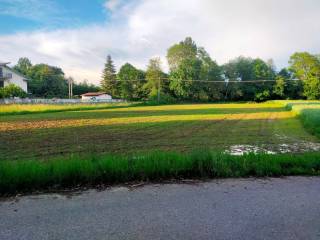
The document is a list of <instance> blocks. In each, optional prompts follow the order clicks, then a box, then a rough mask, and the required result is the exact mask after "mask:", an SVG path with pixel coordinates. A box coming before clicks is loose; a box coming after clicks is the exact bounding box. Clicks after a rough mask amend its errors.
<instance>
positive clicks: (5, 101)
mask: <svg viewBox="0 0 320 240" xmlns="http://www.w3.org/2000/svg"><path fill="white" fill-rule="evenodd" d="M120 102H125V101H124V100H122V99H104V100H101V99H100V100H95V101H93V100H90V99H89V100H83V99H57V98H53V99H44V98H4V99H0V104H79V103H92V104H95V103H120Z"/></svg>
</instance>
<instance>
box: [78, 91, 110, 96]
mask: <svg viewBox="0 0 320 240" xmlns="http://www.w3.org/2000/svg"><path fill="white" fill-rule="evenodd" d="M103 94H106V93H105V92H88V93H85V94H82V95H81V96H85V97H96V96H100V95H103Z"/></svg>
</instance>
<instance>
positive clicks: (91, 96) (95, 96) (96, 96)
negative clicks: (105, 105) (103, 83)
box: [81, 92, 112, 101]
mask: <svg viewBox="0 0 320 240" xmlns="http://www.w3.org/2000/svg"><path fill="white" fill-rule="evenodd" d="M81 99H82V100H91V101H106V100H112V96H111V95H109V94H106V93H105V92H89V93H85V94H82V95H81Z"/></svg>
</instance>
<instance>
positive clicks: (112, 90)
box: [100, 55, 119, 97]
mask: <svg viewBox="0 0 320 240" xmlns="http://www.w3.org/2000/svg"><path fill="white" fill-rule="evenodd" d="M100 83H101V89H102V90H103V91H105V92H107V93H108V94H111V95H112V96H113V97H117V96H118V95H119V83H118V81H117V78H116V69H115V66H114V64H113V61H112V58H111V56H110V55H108V56H107V61H106V63H105V65H104V69H103V72H102V80H101V82H100Z"/></svg>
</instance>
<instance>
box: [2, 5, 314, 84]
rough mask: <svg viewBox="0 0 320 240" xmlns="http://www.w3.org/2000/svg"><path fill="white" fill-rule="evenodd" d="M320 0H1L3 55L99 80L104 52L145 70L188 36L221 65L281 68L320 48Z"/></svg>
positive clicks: (164, 62)
mask: <svg viewBox="0 0 320 240" xmlns="http://www.w3.org/2000/svg"><path fill="white" fill-rule="evenodd" d="M319 22H320V1H319V0H268V1H266V0H0V46H1V48H0V61H5V62H7V61H9V62H11V63H12V64H14V63H16V62H17V61H18V59H19V57H28V58H29V59H30V60H31V61H32V63H34V64H36V63H47V64H50V65H55V66H59V67H61V68H62V69H63V70H64V72H65V74H66V76H67V77H68V76H72V77H74V78H75V79H76V80H77V81H82V80H84V79H87V80H89V81H90V82H92V83H99V81H100V78H101V71H102V68H103V65H104V62H105V59H106V56H107V54H111V56H112V58H113V59H114V61H115V64H116V67H117V69H119V68H120V67H121V65H122V64H124V63H125V62H130V63H131V64H133V65H135V66H136V67H138V68H141V69H145V67H146V65H147V64H148V61H149V59H150V58H152V57H160V58H161V60H162V65H163V69H164V70H167V69H168V68H167V62H166V58H165V56H166V51H167V49H168V47H169V46H170V45H172V44H174V43H176V42H179V41H181V40H183V39H184V38H185V37H187V36H191V37H192V38H193V39H194V40H195V41H196V43H197V44H198V45H199V46H203V47H204V48H205V49H206V50H207V51H208V52H209V54H210V55H211V57H212V58H213V59H215V60H216V61H217V62H218V63H219V64H224V63H226V62H228V61H229V60H231V59H233V58H235V57H237V56H240V55H242V56H250V57H253V58H255V57H260V58H262V59H264V60H268V59H270V58H272V59H273V60H274V62H275V64H276V66H277V68H278V69H280V68H281V67H285V66H287V64H288V59H289V57H290V55H291V54H293V53H294V52H297V51H309V52H311V53H313V54H319V53H320V44H319V42H320V31H319Z"/></svg>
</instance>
